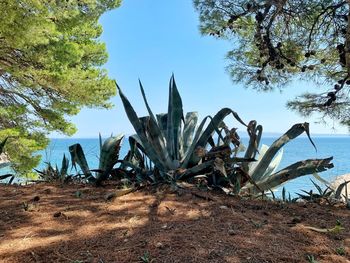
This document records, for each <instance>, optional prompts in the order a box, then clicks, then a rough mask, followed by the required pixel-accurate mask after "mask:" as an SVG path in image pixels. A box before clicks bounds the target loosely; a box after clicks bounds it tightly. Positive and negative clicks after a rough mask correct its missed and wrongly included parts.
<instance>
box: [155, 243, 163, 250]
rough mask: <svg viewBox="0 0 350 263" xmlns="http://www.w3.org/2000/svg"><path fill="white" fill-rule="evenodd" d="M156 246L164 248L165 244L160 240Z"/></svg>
mask: <svg viewBox="0 0 350 263" xmlns="http://www.w3.org/2000/svg"><path fill="white" fill-rule="evenodd" d="M156 248H159V249H163V248H164V244H163V243H162V242H158V243H157V244H156Z"/></svg>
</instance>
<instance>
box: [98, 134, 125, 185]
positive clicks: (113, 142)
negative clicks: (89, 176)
mask: <svg viewBox="0 0 350 263" xmlns="http://www.w3.org/2000/svg"><path fill="white" fill-rule="evenodd" d="M123 138H124V135H122V134H120V135H118V136H114V137H109V138H108V139H106V140H105V141H104V143H103V144H102V147H101V149H100V162H99V166H98V169H99V170H100V171H101V172H98V173H97V181H96V182H97V183H101V182H102V181H103V180H105V179H107V177H108V175H109V174H110V172H111V170H112V169H113V166H114V165H115V164H116V163H117V162H118V158H119V151H120V147H121V144H122V141H123Z"/></svg>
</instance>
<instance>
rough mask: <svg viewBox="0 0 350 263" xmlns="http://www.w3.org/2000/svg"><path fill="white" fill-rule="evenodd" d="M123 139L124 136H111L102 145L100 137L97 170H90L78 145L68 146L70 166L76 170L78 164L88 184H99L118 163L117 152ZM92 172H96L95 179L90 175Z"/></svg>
mask: <svg viewBox="0 0 350 263" xmlns="http://www.w3.org/2000/svg"><path fill="white" fill-rule="evenodd" d="M123 138H124V135H118V136H111V137H109V138H108V139H107V140H105V141H104V143H103V144H102V138H101V136H100V156H99V168H98V169H97V170H90V168H89V165H88V162H87V161H86V158H85V154H84V150H83V148H82V147H81V145H80V144H79V143H77V144H73V145H71V146H69V152H70V154H71V160H72V166H73V167H74V168H75V169H76V170H77V168H76V165H77V164H78V165H79V166H80V168H81V170H82V172H83V174H84V175H85V177H86V179H87V180H88V181H89V182H96V183H97V184H100V183H101V182H102V181H104V180H106V179H107V178H108V176H109V175H110V174H111V172H112V169H113V167H114V165H115V164H116V163H117V162H118V161H119V160H118V158H119V151H120V147H121V144H122V141H123ZM92 171H96V177H95V176H94V175H93V174H92Z"/></svg>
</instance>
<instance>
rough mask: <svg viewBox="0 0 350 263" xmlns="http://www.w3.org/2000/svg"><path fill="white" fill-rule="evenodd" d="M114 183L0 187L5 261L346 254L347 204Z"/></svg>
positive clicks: (334, 257)
mask: <svg viewBox="0 0 350 263" xmlns="http://www.w3.org/2000/svg"><path fill="white" fill-rule="evenodd" d="M114 188H115V187H113V186H111V185H109V186H106V187H101V188H95V187H91V186H86V185H77V184H75V185H64V186H61V185H55V184H47V183H40V184H35V185H30V186H0V262H6V263H9V262H11V263H12V262H45V263H46V262H69V263H73V262H74V263H78V262H96V263H107V262H108V263H110V262H183V263H186V262H201V263H203V262H204V263H205V262H218V263H219V262H220V263H222V262H223V263H225V262H242V263H253V262H256V263H263V262H336V263H341V262H350V233H349V229H350V210H346V209H345V208H340V207H331V206H327V205H319V204H314V203H307V204H305V203H296V204H289V205H286V204H281V203H277V202H270V201H252V200H240V199H238V198H234V197H229V196H225V195H221V194H214V193H206V192H201V191H199V190H196V189H189V190H186V191H183V192H180V193H175V192H172V191H171V190H170V189H169V188H164V187H163V188H162V187H158V188H157V189H144V190H141V191H137V192H134V193H130V194H127V195H124V196H121V197H116V198H111V199H110V198H107V196H108V195H107V194H108V193H112V192H114ZM203 197H205V198H203ZM106 199H110V200H106ZM337 220H339V221H340V222H341V223H342V226H343V227H345V230H342V231H341V232H340V233H332V232H327V233H320V232H316V231H313V230H310V229H308V228H305V226H312V227H317V228H332V227H334V226H335V224H336V221H337ZM312 259H314V260H315V261H312Z"/></svg>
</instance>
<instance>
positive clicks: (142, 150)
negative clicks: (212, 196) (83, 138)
mask: <svg viewBox="0 0 350 263" xmlns="http://www.w3.org/2000/svg"><path fill="white" fill-rule="evenodd" d="M139 84H140V89H141V94H142V97H143V100H144V102H145V105H146V108H147V111H148V114H149V115H148V116H146V117H141V118H139V117H138V115H137V114H136V112H135V110H134V109H133V107H132V105H131V103H130V102H129V100H128V99H127V97H126V96H125V95H124V93H123V91H122V90H121V89H120V87H119V86H118V85H117V84H116V85H117V88H118V90H119V94H120V97H121V100H122V102H123V105H124V109H125V111H126V113H127V116H128V118H129V120H130V122H131V124H132V125H133V127H134V129H135V131H136V134H135V135H132V136H130V138H129V143H130V151H129V153H128V155H127V157H126V161H127V162H128V163H129V165H133V166H135V167H139V168H141V170H145V169H146V170H152V167H153V166H152V164H153V165H154V168H153V170H152V171H151V172H150V173H149V175H150V176H151V175H153V176H154V175H155V174H157V173H159V175H160V176H161V178H163V179H166V178H171V179H173V180H175V181H176V180H189V181H193V180H194V179H195V178H198V177H196V175H200V176H201V178H203V176H204V177H205V178H206V179H207V182H208V184H209V185H210V186H214V187H219V188H221V189H222V190H224V191H225V192H227V193H236V194H238V193H254V194H255V193H258V192H264V191H268V190H270V189H272V188H275V187H277V186H279V185H280V184H282V183H284V182H286V181H288V180H291V179H294V178H297V177H300V176H303V175H307V174H313V173H316V172H322V171H325V170H327V169H329V168H332V167H333V164H331V163H330V162H331V160H332V157H330V158H326V159H312V160H305V161H301V162H297V163H294V164H292V165H290V166H288V167H286V168H284V169H282V170H280V171H278V172H276V171H275V170H276V168H277V166H278V164H279V162H280V160H281V157H282V151H281V149H282V147H283V146H284V145H285V144H286V143H288V142H289V141H291V140H293V139H294V138H296V137H298V136H299V135H301V134H302V133H303V132H305V133H306V134H307V136H308V138H309V140H310V142H311V144H312V145H313V146H314V147H315V145H314V143H313V141H312V140H311V138H310V134H309V125H308V123H299V124H295V125H293V126H292V127H291V128H290V129H289V130H288V131H287V132H286V133H285V134H284V135H282V136H281V137H280V138H278V139H277V140H276V141H275V142H274V143H273V144H272V145H271V146H270V147H267V146H263V147H262V148H261V149H260V152H259V151H258V147H259V143H260V140H261V136H262V130H263V128H262V126H261V125H257V123H256V121H251V122H249V124H248V125H246V124H245V123H244V122H243V121H242V120H241V118H240V117H239V116H238V114H237V113H236V112H234V111H233V110H231V109H229V108H223V109H221V110H220V111H219V112H218V113H217V114H216V115H215V116H214V117H210V116H207V117H205V118H204V119H203V120H202V122H201V123H200V124H199V125H198V126H197V122H198V115H197V113H196V112H189V113H187V114H186V116H185V117H184V114H183V105H182V100H181V97H180V94H179V92H178V89H177V87H176V83H175V79H174V76H172V77H171V79H170V84H169V103H168V113H167V114H158V115H154V114H153V112H152V111H151V108H150V107H149V105H148V101H147V99H146V95H145V91H144V89H143V86H142V84H141V82H139ZM230 114H232V115H233V117H234V119H235V120H237V121H238V122H239V123H240V124H242V125H243V126H245V127H246V128H247V132H248V135H249V138H250V139H249V145H248V147H247V149H246V151H245V154H244V156H242V157H239V156H238V153H239V152H240V151H241V150H242V144H241V142H240V138H239V136H238V134H237V133H236V129H235V128H234V129H231V130H230V129H228V128H227V126H226V125H225V123H224V119H225V117H227V116H228V115H230ZM207 120H209V123H208V124H207V125H205V124H206V122H207ZM215 133H216V135H217V136H218V142H217V143H216V144H215V143H214V140H213V135H214V134H215ZM257 155H258V156H259V158H258V160H256V157H257ZM276 155H277V156H276ZM147 159H148V160H150V161H151V164H149V165H148V163H147ZM255 161H256V162H255ZM254 162H255V163H254Z"/></svg>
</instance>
